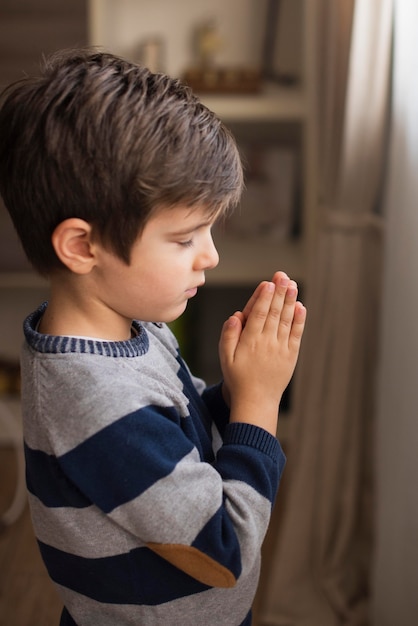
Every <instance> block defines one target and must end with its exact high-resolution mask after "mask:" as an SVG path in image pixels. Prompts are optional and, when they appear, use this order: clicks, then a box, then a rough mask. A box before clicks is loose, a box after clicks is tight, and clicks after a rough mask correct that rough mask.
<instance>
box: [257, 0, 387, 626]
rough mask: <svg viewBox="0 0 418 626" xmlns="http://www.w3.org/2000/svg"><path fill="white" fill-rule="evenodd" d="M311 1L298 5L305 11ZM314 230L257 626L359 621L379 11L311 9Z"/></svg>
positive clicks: (374, 287)
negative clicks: (304, 320) (279, 497)
mask: <svg viewBox="0 0 418 626" xmlns="http://www.w3.org/2000/svg"><path fill="white" fill-rule="evenodd" d="M308 1H310V0H308ZM317 16H318V45H319V46H320V49H319V50H318V59H319V72H318V77H319V79H320V81H321V82H320V83H319V97H320V101H319V107H318V112H319V133H318V136H319V148H320V149H319V155H318V159H319V162H318V164H319V177H320V181H319V187H320V198H319V203H320V207H319V211H320V218H321V220H320V227H319V236H318V239H317V242H316V249H315V254H314V259H313V263H312V264H311V272H310V278H309V292H308V301H307V305H308V310H309V323H308V326H307V330H306V335H305V340H304V346H303V351H302V355H301V359H300V362H299V365H298V372H297V377H296V381H295V390H294V394H295V397H294V402H295V416H294V419H293V430H292V435H291V444H290V448H289V451H288V466H287V469H286V473H285V483H286V486H285V501H284V503H280V506H281V507H282V508H281V521H280V532H279V535H278V538H277V541H276V544H275V546H274V554H273V557H272V564H271V566H270V569H269V571H268V573H267V575H266V576H265V593H264V595H262V597H261V608H260V613H261V617H260V622H261V624H263V625H269V626H270V625H271V626H273V625H274V626H275V625H280V626H334V625H339V624H344V625H360V624H362V625H364V624H367V623H369V622H368V598H369V588H368V586H369V569H370V557H371V549H372V537H371V529H372V514H371V513H372V508H373V507H372V503H373V495H372V477H371V467H372V463H371V456H372V453H373V450H372V436H371V435H372V428H373V398H374V393H375V389H374V379H375V370H376V361H377V355H376V344H377V332H378V319H379V293H380V260H381V248H382V234H383V233H382V231H383V229H382V218H381V217H380V216H379V214H378V212H377V211H376V208H377V207H378V203H379V193H380V190H381V186H382V178H383V168H384V162H385V147H386V131H387V113H388V101H389V85H390V67H391V65H390V60H391V28H392V2H391V0H357V1H356V0H338V1H337V2H336V1H335V0H320V1H319V2H318V14H317Z"/></svg>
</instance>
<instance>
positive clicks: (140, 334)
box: [23, 302, 149, 357]
mask: <svg viewBox="0 0 418 626" xmlns="http://www.w3.org/2000/svg"><path fill="white" fill-rule="evenodd" d="M47 306H48V303H47V302H44V303H43V304H42V305H41V306H40V307H39V308H38V309H37V310H36V311H34V312H33V313H31V315H29V316H28V317H27V318H26V319H25V321H24V324H23V332H24V334H25V338H26V341H27V342H28V344H29V345H30V347H31V348H33V349H34V350H36V351H37V352H44V353H49V354H70V353H78V354H98V355H101V356H106V357H136V356H141V355H143V354H145V353H146V352H148V348H149V338H148V334H147V332H146V330H145V328H144V327H143V326H141V324H140V323H139V322H136V321H133V322H132V328H133V329H134V331H135V332H136V333H137V334H136V336H135V337H132V339H128V340H127V341H103V340H100V339H85V338H83V337H66V336H55V335H43V334H42V333H39V332H38V331H37V330H36V328H37V326H38V324H39V321H40V319H41V317H42V315H43V313H44V311H45V309H46V307H47Z"/></svg>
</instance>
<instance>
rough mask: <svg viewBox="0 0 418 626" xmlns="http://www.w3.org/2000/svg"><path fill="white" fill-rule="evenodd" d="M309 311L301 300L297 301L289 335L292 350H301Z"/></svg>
mask: <svg viewBox="0 0 418 626" xmlns="http://www.w3.org/2000/svg"><path fill="white" fill-rule="evenodd" d="M306 316H307V311H306V308H305V307H304V306H303V304H302V303H301V302H296V305H295V315H294V318H293V324H292V328H291V331H290V335H289V347H290V349H291V350H294V351H296V352H297V351H299V348H300V342H301V339H302V335H303V331H304V329H305V324H306Z"/></svg>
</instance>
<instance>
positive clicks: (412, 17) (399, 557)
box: [374, 0, 418, 626]
mask: <svg viewBox="0 0 418 626" xmlns="http://www.w3.org/2000/svg"><path fill="white" fill-rule="evenodd" d="M395 7H396V8H395V11H396V15H395V48H394V55H395V56H394V95H393V121H392V135H391V153H390V166H389V172H388V189H387V197H386V210H387V242H386V257H385V258H386V266H385V275H384V297H383V324H382V330H381V369H380V380H379V385H380V391H379V398H378V401H379V408H378V425H377V481H378V495H377V552H376V562H375V574H374V585H375V599H374V624H375V626H394V625H399V626H416V624H418V591H417V590H418V81H417V75H418V39H417V37H416V25H417V23H418V3H417V2H416V0H395Z"/></svg>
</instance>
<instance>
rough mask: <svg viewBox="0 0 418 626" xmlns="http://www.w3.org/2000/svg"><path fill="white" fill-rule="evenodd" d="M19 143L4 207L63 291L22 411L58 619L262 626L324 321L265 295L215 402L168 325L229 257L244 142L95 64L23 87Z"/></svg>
mask: <svg viewBox="0 0 418 626" xmlns="http://www.w3.org/2000/svg"><path fill="white" fill-rule="evenodd" d="M0 136H1V138H2V139H1V146H0V190H1V193H2V195H3V198H4V201H5V203H6V206H7V207H8V210H9V212H10V214H11V216H12V219H13V221H14V224H15V227H16V229H17V232H18V234H19V236H20V239H21V241H22V244H23V247H24V249H25V252H26V254H27V256H28V258H29V260H30V261H31V262H32V264H33V265H34V267H35V268H36V269H37V270H38V271H39V272H40V273H42V274H44V275H45V276H47V277H48V279H49V281H50V298H49V301H48V303H47V304H46V303H45V304H44V305H42V306H41V307H40V308H39V309H38V310H37V311H35V312H34V313H33V314H32V315H30V316H29V317H28V318H27V319H26V321H25V324H24V333H25V340H26V341H25V345H24V348H23V353H22V386H23V389H22V411H23V420H24V437H25V453H26V463H27V483H28V491H29V500H30V507H31V513H32V518H33V524H34V528H35V533H36V536H37V540H38V542H39V546H40V550H41V553H42V557H43V559H44V561H45V564H46V567H47V569H48V572H49V574H50V576H51V578H52V580H53V581H54V582H55V584H56V585H57V588H58V590H59V592H60V594H61V597H62V599H63V603H64V606H65V608H64V611H63V615H62V618H61V624H62V625H66V626H67V625H74V624H77V625H78V626H87V625H89V626H97V625H98V624H100V626H123V625H125V624H135V625H139V624H141V625H152V624H164V625H178V626H188V625H189V626H195V625H196V624H199V625H204V624H220V625H222V626H227V625H231V626H238V625H240V624H250V623H251V604H252V600H253V597H254V593H255V590H256V585H257V580H258V575H259V561H260V547H261V544H262V541H263V537H264V535H265V532H266V528H267V525H268V521H269V516H270V512H271V507H272V504H273V501H274V498H275V494H276V491H277V487H278V482H279V478H280V474H281V471H282V469H283V466H284V462H285V459H284V456H283V453H282V451H281V449H280V446H279V443H278V441H277V440H276V439H275V433H276V426H277V417H278V409H279V403H280V399H281V396H282V393H283V391H284V389H285V387H286V386H287V384H288V382H289V380H290V377H291V375H292V373H293V370H294V367H295V364H296V361H297V356H298V351H299V345H300V340H301V336H302V333H303V328H304V322H305V315H306V312H305V309H304V307H303V305H302V304H301V303H299V302H297V287H296V284H295V283H294V282H293V281H290V280H289V278H288V277H287V276H286V275H285V274H284V273H283V272H277V273H276V274H275V276H274V278H273V281H270V282H268V281H266V282H263V283H261V284H260V285H259V286H258V288H257V289H256V291H255V292H254V295H253V296H252V298H251V299H250V301H249V302H248V303H247V305H246V307H245V308H244V310H243V311H242V312H236V313H235V314H234V315H232V316H231V317H230V318H229V320H227V321H226V322H225V325H224V327H223V330H222V334H221V339H220V343H219V354H220V361H221V366H222V372H223V377H224V380H223V382H222V383H220V384H219V385H217V386H215V387H212V388H205V386H204V384H203V382H202V381H201V380H200V379H197V378H194V377H193V376H192V375H191V373H190V372H189V370H188V368H187V366H186V364H185V363H184V362H183V360H182V359H181V356H180V354H179V350H178V345H177V343H176V341H175V339H174V337H173V336H172V334H171V333H170V331H169V330H168V328H167V326H166V325H165V323H166V322H170V321H172V320H174V319H176V318H177V317H178V316H179V315H181V314H182V313H183V311H184V309H185V307H186V305H187V300H188V299H189V298H191V297H193V296H194V295H195V294H196V291H197V289H198V288H199V287H200V286H201V285H203V283H204V281H205V271H206V270H209V269H211V268H213V267H215V266H216V265H217V263H218V255H217V252H216V249H215V247H214V244H213V241H212V237H211V227H212V225H213V223H214V222H215V220H216V219H218V218H219V217H220V216H222V215H224V214H225V213H226V211H227V210H228V208H229V207H231V206H233V205H234V204H236V203H237V201H238V199H239V196H240V193H241V188H242V170H241V164H240V159H239V155H238V152H237V148H236V145H235V143H234V141H233V139H232V137H231V136H230V134H229V133H228V131H227V130H226V129H225V127H224V126H223V125H222V123H221V122H220V121H219V120H218V119H217V118H216V117H215V116H214V115H213V114H212V113H211V112H210V111H208V110H207V109H206V108H205V107H204V106H203V105H202V104H200V103H199V101H198V100H197V99H196V97H195V96H193V94H192V93H191V92H190V90H189V89H187V88H186V87H184V86H182V85H181V84H180V83H178V82H177V81H175V80H172V79H170V78H168V77H166V76H163V75H154V74H152V73H151V72H149V71H148V70H147V69H144V68H140V67H138V66H136V65H134V64H132V63H130V62H128V61H125V60H123V59H120V58H117V57H115V56H113V55H111V54H105V53H98V52H92V51H73V52H67V53H63V54H61V55H57V56H56V57H55V58H53V59H51V60H50V62H49V63H48V64H47V65H46V67H45V68H44V71H43V74H42V76H41V77H39V78H36V79H23V80H22V81H20V82H19V83H17V84H16V85H13V86H11V87H10V88H9V89H8V90H6V92H5V95H4V97H3V105H2V109H1V112H0ZM136 320H140V321H136Z"/></svg>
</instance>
